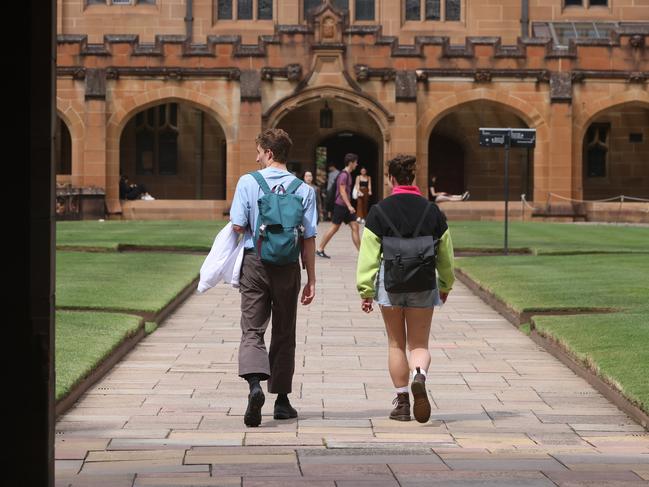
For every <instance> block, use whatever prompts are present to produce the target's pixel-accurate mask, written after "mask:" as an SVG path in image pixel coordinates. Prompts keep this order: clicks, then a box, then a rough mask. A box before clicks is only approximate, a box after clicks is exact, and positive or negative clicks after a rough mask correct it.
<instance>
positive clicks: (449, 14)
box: [444, 0, 460, 20]
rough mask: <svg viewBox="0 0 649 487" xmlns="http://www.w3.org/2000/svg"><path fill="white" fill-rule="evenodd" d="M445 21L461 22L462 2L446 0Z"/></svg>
mask: <svg viewBox="0 0 649 487" xmlns="http://www.w3.org/2000/svg"><path fill="white" fill-rule="evenodd" d="M444 20H460V0H446V15H445V18H444Z"/></svg>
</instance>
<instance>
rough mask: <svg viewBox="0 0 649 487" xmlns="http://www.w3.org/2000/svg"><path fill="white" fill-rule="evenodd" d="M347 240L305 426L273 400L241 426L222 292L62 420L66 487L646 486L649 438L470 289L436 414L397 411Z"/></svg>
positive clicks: (230, 319)
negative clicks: (398, 415)
mask: <svg viewBox="0 0 649 487" xmlns="http://www.w3.org/2000/svg"><path fill="white" fill-rule="evenodd" d="M324 228H325V226H324V225H323V226H322V228H321V229H320V232H321V233H322V232H323V230H324ZM350 245H351V241H350V237H349V231H348V230H347V229H345V228H343V229H342V230H341V232H340V233H339V235H337V236H336V237H335V238H334V240H333V242H332V243H331V245H330V247H329V248H328V251H329V253H330V254H331V255H332V256H333V258H332V260H330V261H328V260H323V259H319V260H318V261H317V266H318V268H317V273H318V284H317V298H316V300H315V302H314V303H313V304H312V305H311V306H309V307H300V309H299V319H298V333H297V351H296V358H297V362H296V373H295V379H294V392H293V394H292V396H291V397H292V401H293V403H294V405H295V406H296V407H297V409H298V410H299V413H300V417H299V418H298V419H297V420H289V421H275V420H273V419H272V401H273V397H272V396H269V397H267V404H266V407H265V409H264V413H265V414H264V417H263V422H262V425H261V427H260V428H254V429H246V428H245V426H244V425H243V413H244V410H245V407H246V396H247V385H246V383H245V382H244V381H242V380H241V379H239V378H238V377H237V351H238V344H239V334H240V331H239V295H238V292H237V291H236V290H235V289H232V288H229V287H227V286H223V285H221V286H219V287H217V288H216V289H213V290H211V291H210V292H208V293H207V294H205V295H194V296H192V297H191V298H190V299H189V300H188V301H187V302H186V303H185V304H184V305H183V306H182V307H181V308H179V309H178V310H177V311H176V312H175V313H174V314H173V315H172V316H170V317H169V318H168V320H167V321H166V322H165V324H164V325H163V326H161V327H160V328H159V329H158V330H157V331H156V332H155V333H154V334H153V335H151V336H149V337H147V338H146V339H145V340H144V341H142V342H141V343H140V344H139V345H138V346H137V347H136V348H135V349H134V350H133V351H132V352H131V353H130V354H129V355H128V356H127V357H126V358H125V359H124V360H123V361H122V362H121V363H119V364H118V365H116V366H115V367H114V369H113V370H112V371H111V372H110V373H109V374H108V375H107V376H106V377H105V378H104V379H103V380H102V381H101V382H100V383H98V384H97V385H96V386H95V387H94V388H93V389H92V390H90V391H89V392H88V393H87V394H86V395H84V396H83V397H82V398H81V400H80V401H79V402H78V403H77V405H76V406H75V407H74V408H73V409H71V410H70V411H68V412H67V413H66V414H65V415H64V416H63V417H61V418H59V421H58V423H57V434H56V485H57V486H71V485H72V486H128V487H134V486H135V487H138V486H149V487H150V486H172V485H173V486H189V485H196V486H199V485H200V486H230V485H232V486H235V485H237V486H240V485H243V486H262V485H263V486H281V487H290V486H306V485H309V486H322V487H333V486H334V485H337V486H339V487H340V486H345V485H350V486H351V485H354V486H361V485H368V486H369V485H372V486H382V485H386V486H388V485H389V486H399V485H401V486H418V485H435V486H441V485H481V486H491V485H493V486H508V485H529V486H552V485H562V486H563V485H565V486H568V485H649V482H648V480H649V433H647V432H646V431H645V430H643V429H642V428H641V427H639V426H638V425H637V424H636V423H634V422H633V421H632V420H630V419H629V418H628V417H627V416H626V415H625V414H623V413H622V412H620V411H619V410H618V409H617V408H616V407H615V406H613V405H612V404H610V403H609V402H608V401H607V400H606V399H604V398H603V397H602V396H601V395H600V394H599V393H597V392H596V391H595V390H594V389H592V388H591V387H590V386H589V385H588V384H587V383H586V382H585V381H583V380H582V379H580V378H579V377H577V376H576V375H575V374H573V373H572V372H571V371H570V370H569V369H567V368H566V367H564V366H563V365H562V364H561V363H560V362H558V361H557V360H555V359H554V358H553V357H552V356H551V355H549V354H548V353H546V352H545V351H543V350H542V349H540V348H539V347H538V346H536V345H535V344H534V343H533V342H532V341H531V340H530V339H529V338H527V337H526V336H524V335H522V334H521V333H520V332H518V331H517V330H516V329H514V328H513V327H512V326H511V325H510V324H509V323H508V322H507V321H506V320H505V319H504V318H503V317H501V316H500V315H499V314H498V313H496V312H495V311H494V310H493V309H491V308H490V307H489V306H487V305H486V304H484V303H483V302H482V301H481V300H479V299H478V298H477V297H476V296H474V295H473V294H472V293H470V292H469V291H468V290H467V289H466V288H465V287H464V286H462V284H460V283H458V284H457V285H456V287H455V290H454V291H453V293H452V294H451V297H450V298H449V301H448V303H447V304H446V305H445V306H444V307H443V308H441V309H438V310H436V312H435V317H434V320H433V326H432V330H431V343H430V348H431V354H432V364H431V368H430V372H429V380H428V389H429V392H430V396H431V398H432V400H433V403H432V407H433V411H432V418H431V421H430V422H429V423H427V424H425V425H421V424H419V423H417V422H414V421H413V422H410V423H402V422H394V421H390V420H389V419H387V414H388V412H389V411H390V409H391V408H392V405H391V401H392V398H393V391H392V386H391V384H390V380H389V376H388V373H387V369H386V355H387V354H386V338H385V332H384V329H383V325H382V321H381V318H380V313H379V312H378V310H376V311H375V312H374V313H373V314H372V315H369V316H368V315H365V314H363V313H362V312H361V311H360V301H359V299H358V298H357V295H356V291H355V286H354V272H355V259H356V252H355V251H353V252H351V253H350V255H345V252H347V249H348V248H349V246H350Z"/></svg>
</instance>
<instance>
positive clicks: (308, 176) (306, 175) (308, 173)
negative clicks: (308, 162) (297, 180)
mask: <svg viewBox="0 0 649 487" xmlns="http://www.w3.org/2000/svg"><path fill="white" fill-rule="evenodd" d="M302 180H303V181H304V182H305V183H306V184H308V185H309V186H311V187H312V188H313V191H315V196H316V198H315V201H316V209H317V211H318V221H322V204H321V201H320V196H321V195H320V188H319V187H318V186H317V185H315V184H314V183H313V173H312V172H311V171H305V172H304V177H303V178H302Z"/></svg>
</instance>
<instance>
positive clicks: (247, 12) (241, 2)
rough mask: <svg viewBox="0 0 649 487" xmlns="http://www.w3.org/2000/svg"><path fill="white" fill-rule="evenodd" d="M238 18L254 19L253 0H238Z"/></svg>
mask: <svg viewBox="0 0 649 487" xmlns="http://www.w3.org/2000/svg"><path fill="white" fill-rule="evenodd" d="M237 19H238V20H252V0H237Z"/></svg>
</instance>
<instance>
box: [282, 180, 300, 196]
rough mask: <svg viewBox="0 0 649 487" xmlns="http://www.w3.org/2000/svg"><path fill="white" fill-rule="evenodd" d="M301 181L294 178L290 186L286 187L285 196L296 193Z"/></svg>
mask: <svg viewBox="0 0 649 487" xmlns="http://www.w3.org/2000/svg"><path fill="white" fill-rule="evenodd" d="M303 182H304V181H302V180H301V179H300V178H295V179H294V180H293V181H292V182H291V184H289V185H288V188H286V194H293V193H295V192H296V191H297V188H299V187H300V186H302V183H303Z"/></svg>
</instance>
